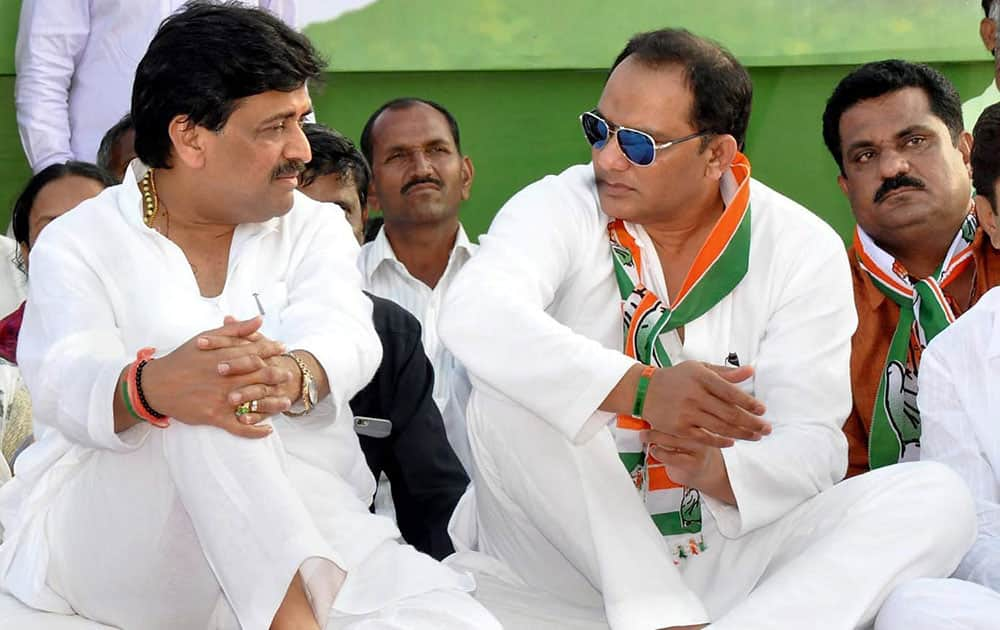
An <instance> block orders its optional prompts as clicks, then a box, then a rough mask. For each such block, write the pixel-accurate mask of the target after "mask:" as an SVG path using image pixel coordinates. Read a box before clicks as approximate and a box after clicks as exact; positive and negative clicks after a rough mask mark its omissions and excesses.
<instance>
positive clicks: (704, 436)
mask: <svg viewBox="0 0 1000 630" xmlns="http://www.w3.org/2000/svg"><path fill="white" fill-rule="evenodd" d="M652 431H653V432H654V434H655V435H659V436H666V438H665V439H660V440H658V441H660V442H661V443H663V444H667V445H671V446H677V448H682V449H685V450H692V449H698V448H704V447H706V446H711V447H714V448H729V447H730V446H732V445H734V444H735V443H736V442H735V441H734V440H733V439H732V438H729V437H727V436H725V435H718V434H716V433H714V432H712V431H706V430H704V429H702V428H700V427H697V426H695V427H691V428H689V429H688V430H686V431H685V432H684V435H673V434H670V433H663V432H662V431H657V430H655V429H652Z"/></svg>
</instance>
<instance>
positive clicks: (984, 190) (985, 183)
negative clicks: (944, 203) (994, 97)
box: [972, 103, 1000, 212]
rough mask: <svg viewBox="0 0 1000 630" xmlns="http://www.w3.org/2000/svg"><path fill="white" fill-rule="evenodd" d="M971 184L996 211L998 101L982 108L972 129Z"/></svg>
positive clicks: (999, 167)
mask: <svg viewBox="0 0 1000 630" xmlns="http://www.w3.org/2000/svg"><path fill="white" fill-rule="evenodd" d="M972 137H973V138H975V141H974V142H973V143H972V185H973V186H974V187H975V189H976V194H978V195H982V196H983V197H986V198H987V199H989V200H990V205H991V206H993V212H997V211H998V208H997V197H996V192H995V190H996V183H997V180H998V179H1000V103H995V104H993V105H990V106H989V107H987V108H986V109H985V110H983V113H982V115H980V116H979V120H977V121H976V126H975V128H974V129H973V131H972Z"/></svg>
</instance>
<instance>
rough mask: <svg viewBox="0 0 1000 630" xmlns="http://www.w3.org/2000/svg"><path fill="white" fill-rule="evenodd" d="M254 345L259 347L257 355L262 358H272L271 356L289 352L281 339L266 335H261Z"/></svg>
mask: <svg viewBox="0 0 1000 630" xmlns="http://www.w3.org/2000/svg"><path fill="white" fill-rule="evenodd" d="M254 345H255V346H256V347H257V350H256V352H257V356H259V357H260V358H262V359H270V358H271V357H276V356H280V355H282V354H285V352H287V348H286V347H285V344H283V343H281V342H280V341H274V340H271V339H267V338H266V337H261V340H260V341H258V342H256V343H255V344H254Z"/></svg>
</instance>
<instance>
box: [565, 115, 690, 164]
mask: <svg viewBox="0 0 1000 630" xmlns="http://www.w3.org/2000/svg"><path fill="white" fill-rule="evenodd" d="M580 125H582V126H583V135H584V136H586V137H587V142H589V143H590V146H592V147H594V148H595V149H603V148H604V145H605V144H607V143H608V140H609V139H610V138H611V136H612V135H617V136H618V148H619V149H621V151H622V154H623V155H624V156H625V157H626V158H628V161H629V162H631V163H633V164H635V165H636V166H649V165H650V164H652V163H653V160H655V159H656V152H657V151H658V150H662V149H666V148H669V147H672V146H674V145H675V144H680V143H681V142H687V141H688V140H693V139H695V138H700V137H701V136H704V135H707V134H708V132H707V131H699V132H697V133H693V134H691V135H689V136H684V137H683V138H677V139H676V140H670V141H668V142H664V143H661V144H657V143H656V140H654V139H653V136H651V135H649V134H648V133H646V132H645V131H639V130H638V129H630V128H629V127H619V126H618V125H616V124H614V123H611V122H608V121H606V120H604V119H603V118H601V117H600V116H598V115H597V114H596V113H595V112H592V111H591V112H583V113H582V114H580Z"/></svg>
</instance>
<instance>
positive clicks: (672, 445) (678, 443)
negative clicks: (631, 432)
mask: <svg viewBox="0 0 1000 630" xmlns="http://www.w3.org/2000/svg"><path fill="white" fill-rule="evenodd" d="M639 439H640V440H642V443H643V444H648V445H649V446H650V448H652V447H653V446H661V447H663V448H666V449H669V450H672V451H682V452H685V453H694V452H695V451H698V450H701V449H703V448H704V446H703V445H701V444H699V443H696V442H693V441H691V440H688V439H681V438H678V437H677V436H675V435H670V434H669V433H663V432H662V431H657V430H656V429H648V430H646V431H640V432H639Z"/></svg>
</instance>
